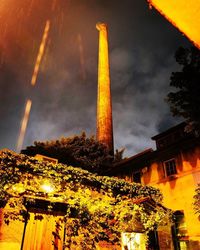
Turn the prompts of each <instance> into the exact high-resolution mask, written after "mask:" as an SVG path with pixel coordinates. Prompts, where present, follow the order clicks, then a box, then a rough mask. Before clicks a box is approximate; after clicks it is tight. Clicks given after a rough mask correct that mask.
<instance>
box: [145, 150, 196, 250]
mask: <svg viewBox="0 0 200 250" xmlns="http://www.w3.org/2000/svg"><path fill="white" fill-rule="evenodd" d="M175 160H176V165H177V175H176V176H174V177H171V178H170V177H166V176H165V174H164V171H163V162H161V161H154V162H153V163H152V164H151V165H150V167H149V169H148V171H147V172H145V173H143V175H142V184H145V185H150V186H153V187H156V188H159V189H160V191H161V192H162V194H163V196H164V206H166V207H168V208H170V209H172V210H174V211H176V210H182V211H184V216H185V226H186V228H187V234H186V236H185V239H183V240H186V241H189V243H188V244H189V245H190V249H193V250H196V249H200V220H199V218H198V215H197V214H195V213H194V210H193V204H192V203H193V201H194V200H193V196H194V193H195V188H196V187H197V183H200V147H196V148H195V149H193V150H190V151H185V152H181V153H179V154H177V155H176V156H175ZM197 242H198V243H197ZM184 249H185V248H184ZM186 249H189V248H186Z"/></svg>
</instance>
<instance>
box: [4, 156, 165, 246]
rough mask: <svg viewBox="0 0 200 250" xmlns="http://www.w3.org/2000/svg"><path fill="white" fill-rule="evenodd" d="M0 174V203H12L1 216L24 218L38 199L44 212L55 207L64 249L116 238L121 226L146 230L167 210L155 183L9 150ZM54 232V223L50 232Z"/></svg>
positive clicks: (122, 228) (122, 227) (38, 216)
mask: <svg viewBox="0 0 200 250" xmlns="http://www.w3.org/2000/svg"><path fill="white" fill-rule="evenodd" d="M0 178H1V181H0V201H1V203H0V204H1V206H2V207H3V206H9V207H10V208H11V209H10V210H9V213H5V214H4V220H5V222H6V223H7V224H8V223H9V221H10V220H16V219H19V220H22V221H23V220H26V219H27V218H28V216H27V209H28V208H30V207H34V206H35V204H36V203H37V202H38V201H37V200H44V201H45V202H46V203H45V202H43V209H44V210H45V211H48V212H49V213H51V212H53V211H55V210H56V209H58V208H59V207H60V209H61V210H63V212H64V215H63V217H62V219H61V220H62V221H61V223H64V224H65V230H66V239H65V248H66V249H95V248H96V245H97V244H98V242H99V241H102V240H104V241H107V242H110V243H112V244H120V238H121V232H133V231H135V230H140V231H142V232H144V231H145V232H148V231H150V230H152V229H155V227H157V226H158V225H159V224H160V223H162V221H163V220H165V218H166V215H167V213H168V210H167V209H165V208H164V207H163V206H162V205H161V204H160V202H161V201H162V195H161V193H160V192H159V190H158V189H155V188H152V187H149V186H142V185H140V184H136V183H128V182H126V181H124V180H119V179H116V178H111V177H107V176H98V175H96V174H92V173H90V172H88V171H86V170H82V169H79V168H74V167H71V166H66V165H63V164H52V163H50V162H45V161H38V160H36V159H35V158H31V157H29V156H26V155H22V154H16V153H13V152H11V151H2V152H1V153H0ZM59 204H61V206H60V205H59ZM35 219H42V215H36V216H35ZM58 232H59V224H58V230H57V231H56V232H53V234H54V237H55V238H56V237H58V238H59V236H58V235H59V233H58ZM86 242H87V248H86V246H84V244H86Z"/></svg>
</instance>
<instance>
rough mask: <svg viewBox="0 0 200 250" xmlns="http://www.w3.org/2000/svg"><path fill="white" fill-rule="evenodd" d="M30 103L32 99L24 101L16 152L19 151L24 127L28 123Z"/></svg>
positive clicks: (22, 140)
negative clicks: (24, 105)
mask: <svg viewBox="0 0 200 250" xmlns="http://www.w3.org/2000/svg"><path fill="white" fill-rule="evenodd" d="M31 105H32V101H31V100H30V99H29V100H28V101H27V102H26V107H25V112H24V117H23V119H22V125H21V129H20V134H19V138H18V142H17V151H18V152H19V151H21V149H22V146H23V142H24V136H25V133H26V128H27V124H28V120H29V115H30V111H31Z"/></svg>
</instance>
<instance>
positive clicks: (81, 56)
mask: <svg viewBox="0 0 200 250" xmlns="http://www.w3.org/2000/svg"><path fill="white" fill-rule="evenodd" d="M77 40H78V49H79V55H80V66H81V69H80V71H81V72H80V73H81V77H82V79H83V80H85V78H86V74H85V60H84V52H83V42H82V37H81V35H80V34H78V37H77Z"/></svg>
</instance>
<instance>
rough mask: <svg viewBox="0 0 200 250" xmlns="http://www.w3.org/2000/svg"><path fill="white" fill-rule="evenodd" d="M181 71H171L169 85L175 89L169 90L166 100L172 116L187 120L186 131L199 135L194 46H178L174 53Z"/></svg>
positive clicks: (198, 65) (199, 75)
mask: <svg viewBox="0 0 200 250" xmlns="http://www.w3.org/2000/svg"><path fill="white" fill-rule="evenodd" d="M175 58H176V61H177V62H178V63H179V64H180V65H181V66H182V69H181V71H178V72H173V73H172V75H171V82H170V86H172V87H174V88H176V89H177V91H176V92H170V93H169V94H168V96H167V101H168V103H169V104H170V108H171V112H172V114H173V115H174V116H180V117H183V118H185V119H186V120H187V123H188V126H187V127H186V129H187V131H194V132H195V134H196V135H198V136H199V135H200V97H199V93H200V84H199V79H200V51H199V50H198V49H197V48H195V47H191V48H190V49H189V48H182V47H180V48H179V49H178V50H177V52H176V54H175Z"/></svg>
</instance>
